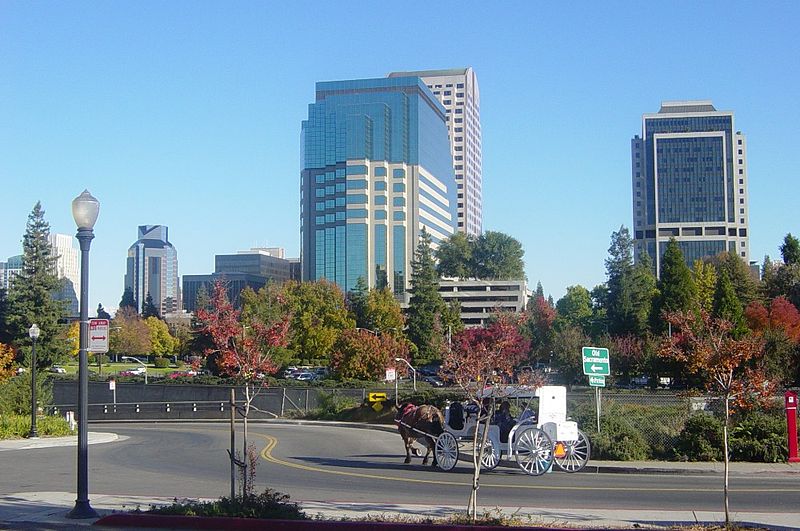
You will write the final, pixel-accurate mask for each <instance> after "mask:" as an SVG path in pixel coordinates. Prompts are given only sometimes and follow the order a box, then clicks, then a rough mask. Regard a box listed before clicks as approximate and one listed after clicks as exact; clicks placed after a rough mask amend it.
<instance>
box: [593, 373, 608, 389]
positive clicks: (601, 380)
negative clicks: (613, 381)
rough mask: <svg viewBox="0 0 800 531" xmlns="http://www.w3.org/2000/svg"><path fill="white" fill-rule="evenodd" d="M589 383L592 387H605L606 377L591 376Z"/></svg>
mask: <svg viewBox="0 0 800 531" xmlns="http://www.w3.org/2000/svg"><path fill="white" fill-rule="evenodd" d="M589 385H590V386H592V387H605V386H606V377H605V376H591V375H590V376H589Z"/></svg>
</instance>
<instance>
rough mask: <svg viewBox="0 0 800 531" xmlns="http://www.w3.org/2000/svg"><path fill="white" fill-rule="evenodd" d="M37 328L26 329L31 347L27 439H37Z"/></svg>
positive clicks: (34, 325)
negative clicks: (29, 423)
mask: <svg viewBox="0 0 800 531" xmlns="http://www.w3.org/2000/svg"><path fill="white" fill-rule="evenodd" d="M39 332H40V330H39V326H38V325H37V324H36V323H34V324H32V325H31V327H30V328H29V329H28V335H29V336H30V337H31V341H32V342H33V346H32V347H31V431H30V433H28V439H33V438H37V437H39V434H38V433H37V432H36V340H37V339H39Z"/></svg>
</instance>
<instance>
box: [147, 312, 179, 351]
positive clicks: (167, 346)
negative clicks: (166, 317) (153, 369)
mask: <svg viewBox="0 0 800 531" xmlns="http://www.w3.org/2000/svg"><path fill="white" fill-rule="evenodd" d="M144 322H145V324H146V325H147V329H148V330H149V331H150V345H151V347H150V349H151V351H152V352H153V354H155V355H156V356H159V357H164V358H165V357H167V356H171V355H172V354H174V353H175V347H176V346H177V345H176V343H177V342H176V341H175V338H174V337H172V335H171V334H170V333H169V327H168V326H167V323H165V322H164V321H162V320H161V319H159V318H158V317H152V316H151V317H147V318H146V319H145V320H144Z"/></svg>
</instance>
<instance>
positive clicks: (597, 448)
mask: <svg viewBox="0 0 800 531" xmlns="http://www.w3.org/2000/svg"><path fill="white" fill-rule="evenodd" d="M589 426H592V427H591V428H589V427H588V426H584V431H586V435H587V436H588V437H589V439H590V440H591V443H592V457H593V458H595V459H611V460H615V461H640V460H643V459H647V458H648V457H650V447H649V446H648V445H647V441H646V440H645V439H644V437H643V436H642V434H641V432H640V431H639V430H637V429H636V428H634V427H633V426H632V425H631V424H630V423H629V422H628V420H627V419H625V418H623V417H618V416H612V415H607V416H603V417H602V418H601V419H600V433H596V431H595V430H594V428H593V426H594V424H590V425H589ZM587 428H588V429H587Z"/></svg>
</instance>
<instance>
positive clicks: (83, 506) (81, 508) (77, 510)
mask: <svg viewBox="0 0 800 531" xmlns="http://www.w3.org/2000/svg"><path fill="white" fill-rule="evenodd" d="M67 518H72V519H74V520H81V519H85V518H100V515H99V514H97V511H95V510H94V509H92V506H91V505H89V500H86V501H80V500H75V507H73V508H72V510H71V511H70V512H69V513H68V514H67Z"/></svg>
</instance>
